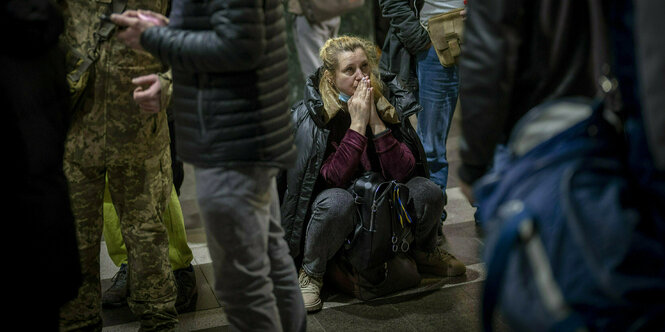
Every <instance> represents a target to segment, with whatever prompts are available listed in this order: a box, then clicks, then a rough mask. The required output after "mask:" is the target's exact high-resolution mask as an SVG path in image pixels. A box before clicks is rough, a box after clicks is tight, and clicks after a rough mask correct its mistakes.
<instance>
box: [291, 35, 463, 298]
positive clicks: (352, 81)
mask: <svg viewBox="0 0 665 332" xmlns="http://www.w3.org/2000/svg"><path fill="white" fill-rule="evenodd" d="M320 57H321V59H322V60H323V65H322V67H320V68H319V69H318V70H317V72H316V73H314V74H313V75H311V76H310V77H309V79H308V81H307V83H306V87H305V94H304V100H302V101H300V102H298V103H297V104H296V105H295V106H294V108H293V110H292V112H293V117H294V121H295V124H296V134H295V139H296V146H297V148H298V158H297V165H296V167H294V168H292V169H290V170H288V171H287V173H286V191H285V193H284V197H283V200H282V201H283V203H282V207H281V210H282V211H281V212H282V225H283V228H284V230H285V238H286V241H287V242H288V244H289V247H290V250H291V255H292V256H293V257H294V258H295V260H296V262H300V261H302V265H301V268H300V272H299V280H300V288H301V292H302V295H303V299H304V301H305V307H306V309H307V310H308V311H316V310H319V309H321V307H322V305H323V303H322V301H321V298H320V290H321V287H322V286H323V275H324V274H325V272H326V266H327V264H328V261H329V260H330V259H331V258H333V257H334V256H335V254H336V253H337V252H338V251H339V250H340V249H341V248H342V246H343V244H344V243H345V241H346V239H347V238H349V236H350V235H351V234H352V233H353V231H354V229H355V227H356V225H357V224H358V223H359V220H358V216H357V213H356V205H355V202H354V198H353V196H352V194H351V193H349V192H348V191H347V190H346V188H348V187H349V186H350V185H351V183H352V182H353V181H354V180H355V179H356V178H358V177H359V176H361V175H362V174H363V173H364V172H366V171H374V172H377V173H380V174H382V175H383V177H384V178H385V179H387V180H396V181H397V182H401V183H405V184H406V186H407V187H408V189H409V193H410V197H409V201H410V202H412V206H413V210H414V211H412V213H413V214H414V216H415V219H416V220H417V222H416V224H415V231H414V235H415V239H414V241H413V243H412V245H411V248H412V249H411V250H410V251H409V253H410V255H411V256H412V257H413V259H414V260H415V262H416V264H417V266H418V270H419V271H420V272H426V273H432V274H436V275H439V276H455V275H460V274H463V273H464V272H465V267H464V264H462V263H461V262H459V261H458V260H457V259H456V258H455V257H453V256H452V255H450V254H449V253H447V252H445V251H443V250H441V249H439V248H437V246H436V236H437V229H436V227H437V226H438V224H439V219H440V218H441V213H442V211H443V205H444V202H443V194H442V192H441V190H440V189H439V187H438V186H437V185H435V184H434V183H433V182H431V181H430V180H428V179H427V178H426V177H427V176H428V174H427V173H428V171H427V162H426V159H425V156H424V152H423V148H422V146H421V143H420V140H419V139H418V136H417V134H416V132H415V130H414V129H413V127H411V125H410V123H409V121H408V119H407V117H408V116H410V115H412V114H414V113H416V112H418V111H419V110H420V109H421V107H420V106H419V105H418V103H417V102H416V100H415V98H414V97H413V95H412V94H410V93H409V92H407V91H406V90H404V89H403V88H401V86H400V85H399V83H398V82H397V81H396V80H395V79H394V78H392V79H391V77H388V75H384V76H386V77H384V80H385V81H381V80H380V79H379V74H378V65H377V56H376V52H375V49H374V46H373V45H372V44H371V43H369V42H368V41H366V40H363V39H360V38H357V37H349V36H341V37H338V38H333V39H330V40H328V41H327V42H326V44H325V45H324V46H323V47H322V48H321V51H320ZM387 250H390V249H389V248H387Z"/></svg>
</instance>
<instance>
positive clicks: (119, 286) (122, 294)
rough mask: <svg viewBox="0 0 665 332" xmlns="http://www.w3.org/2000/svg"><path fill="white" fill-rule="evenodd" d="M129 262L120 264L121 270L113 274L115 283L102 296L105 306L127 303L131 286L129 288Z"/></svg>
mask: <svg viewBox="0 0 665 332" xmlns="http://www.w3.org/2000/svg"><path fill="white" fill-rule="evenodd" d="M128 273H129V271H128V270H127V264H122V265H120V270H118V272H117V273H116V274H115V276H113V279H112V280H113V284H112V285H111V287H109V288H108V289H107V290H106V292H104V295H103V296H102V305H103V306H105V307H120V306H123V305H125V304H127V296H129V288H127V279H128Z"/></svg>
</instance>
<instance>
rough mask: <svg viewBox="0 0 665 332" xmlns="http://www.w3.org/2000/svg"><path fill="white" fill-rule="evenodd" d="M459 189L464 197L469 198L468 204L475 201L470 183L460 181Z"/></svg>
mask: <svg viewBox="0 0 665 332" xmlns="http://www.w3.org/2000/svg"><path fill="white" fill-rule="evenodd" d="M460 189H461V190H462V194H464V196H466V199H467V200H469V204H471V205H473V204H475V203H476V199H475V198H474V197H473V189H472V187H471V185H470V184H468V183H466V182H464V181H460Z"/></svg>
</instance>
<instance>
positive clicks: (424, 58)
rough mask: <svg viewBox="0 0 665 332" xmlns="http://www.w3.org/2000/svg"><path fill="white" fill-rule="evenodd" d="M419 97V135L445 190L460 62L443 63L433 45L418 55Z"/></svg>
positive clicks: (434, 174)
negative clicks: (420, 110) (447, 150)
mask: <svg viewBox="0 0 665 332" xmlns="http://www.w3.org/2000/svg"><path fill="white" fill-rule="evenodd" d="M417 61H418V64H417V75H418V85H419V86H420V87H419V92H418V99H419V101H420V105H422V107H423V110H422V112H420V114H418V129H417V132H418V136H419V137H420V140H421V141H422V144H423V148H424V149H425V155H426V156H427V163H428V164H429V169H430V179H431V180H432V181H433V182H434V183H436V184H437V185H439V187H440V188H441V189H442V190H443V191H444V193H445V191H446V184H447V182H448V159H447V158H446V140H447V139H448V132H449V131H450V124H451V122H452V119H453V112H454V111H455V105H456V104H457V95H458V92H459V76H458V75H457V66H453V67H444V66H443V65H441V62H439V58H438V57H437V55H436V51H435V50H434V47H430V48H429V49H428V50H426V51H423V52H421V53H420V54H418V55H417Z"/></svg>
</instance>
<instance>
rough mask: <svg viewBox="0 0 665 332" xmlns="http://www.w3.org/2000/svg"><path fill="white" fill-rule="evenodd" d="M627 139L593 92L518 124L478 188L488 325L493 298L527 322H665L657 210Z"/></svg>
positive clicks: (663, 246)
mask: <svg viewBox="0 0 665 332" xmlns="http://www.w3.org/2000/svg"><path fill="white" fill-rule="evenodd" d="M544 124H547V125H544ZM624 147H625V140H624V138H623V137H622V136H621V135H620V134H619V133H618V132H617V130H616V128H615V126H613V125H611V124H610V123H609V122H608V121H607V120H606V119H605V117H604V116H603V104H602V103H593V102H591V101H589V100H583V99H564V100H557V101H551V102H549V103H545V104H542V105H540V106H539V107H536V108H534V109H532V110H531V111H530V112H529V113H527V115H526V116H524V117H523V118H522V119H521V120H520V121H519V122H518V123H517V125H516V126H515V128H514V130H513V131H512V133H511V138H510V140H509V142H508V144H507V145H506V146H504V147H503V148H502V149H499V150H498V151H497V153H496V160H495V164H494V166H493V167H494V168H493V170H492V171H490V173H488V174H487V175H486V176H485V177H483V178H481V179H480V180H479V181H478V183H477V184H476V186H475V188H474V194H475V197H476V199H477V202H478V213H479V221H480V223H481V225H482V227H483V228H484V230H485V231H486V247H485V251H484V259H485V262H487V269H488V272H487V273H488V274H487V280H486V282H485V286H484V287H485V288H484V294H483V310H482V312H483V322H484V326H485V330H486V331H489V330H491V322H492V316H493V312H494V311H495V310H494V309H495V308H496V307H497V306H499V307H500V308H501V311H502V313H503V317H504V318H505V319H506V320H507V322H508V323H509V324H510V325H511V326H512V327H514V328H515V329H517V330H522V331H568V330H569V331H572V330H591V331H638V330H647V331H653V330H655V331H664V330H665V232H664V231H663V229H664V228H665V225H664V220H663V214H662V213H661V214H660V216H658V215H654V214H652V213H647V212H646V211H647V210H649V209H645V208H644V206H643V204H644V203H643V202H642V201H641V199H638V198H637V197H640V195H638V194H636V193H637V192H639V190H640V189H641V188H640V187H639V185H637V184H636V182H635V181H632V180H631V178H630V177H629V176H627V174H629V170H628V169H627V165H628V163H627V162H626V160H625V158H624V155H625V153H624V151H625V149H624ZM660 210H661V211H663V207H661V209H660Z"/></svg>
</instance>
